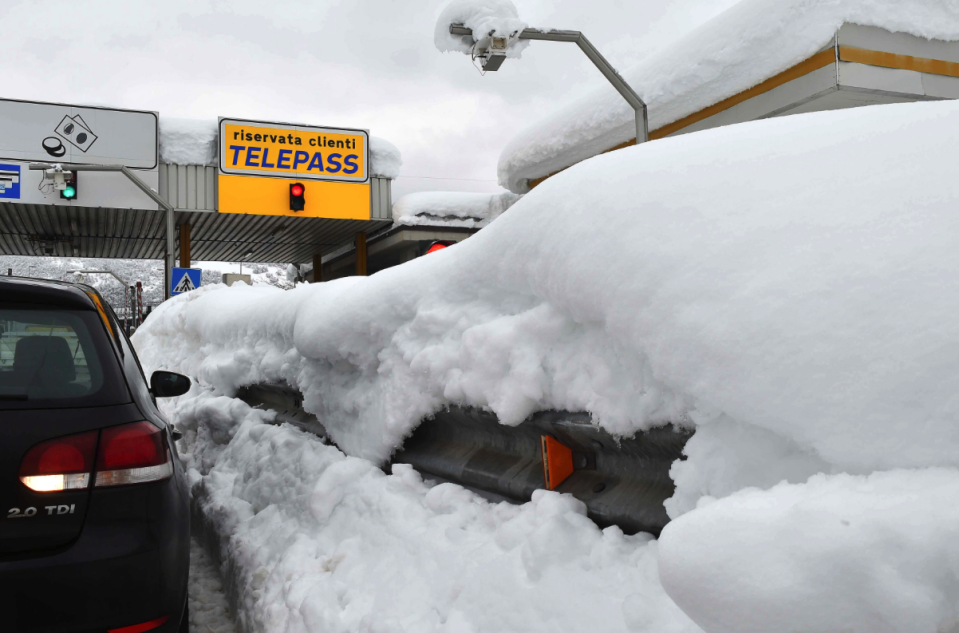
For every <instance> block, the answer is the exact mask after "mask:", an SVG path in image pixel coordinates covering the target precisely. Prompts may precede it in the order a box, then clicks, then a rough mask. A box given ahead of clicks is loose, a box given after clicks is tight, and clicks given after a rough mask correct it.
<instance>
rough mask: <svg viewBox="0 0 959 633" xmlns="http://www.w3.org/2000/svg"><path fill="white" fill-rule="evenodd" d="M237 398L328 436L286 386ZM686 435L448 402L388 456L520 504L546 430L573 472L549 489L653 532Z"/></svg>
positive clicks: (538, 482) (535, 474)
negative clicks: (500, 413)
mask: <svg viewBox="0 0 959 633" xmlns="http://www.w3.org/2000/svg"><path fill="white" fill-rule="evenodd" d="M238 397H239V398H240V399H242V400H243V401H245V402H246V403H247V404H249V405H251V406H255V407H261V408H268V409H272V410H274V411H276V413H277V416H276V420H275V423H276V424H283V423H289V424H292V425H294V426H297V427H299V428H301V429H304V430H306V431H308V432H310V433H314V434H316V435H318V436H320V437H323V438H325V439H327V440H330V438H329V435H328V434H327V432H326V429H325V428H324V427H323V424H322V422H321V421H320V420H318V419H317V418H316V416H314V415H312V414H310V413H307V412H306V411H304V410H303V399H302V396H301V394H300V393H299V392H298V391H296V390H295V389H291V388H289V387H287V386H283V385H254V386H251V387H246V388H244V389H241V390H240V392H239V394H238ZM691 434H692V432H691V431H688V430H684V429H679V428H677V427H674V426H671V425H670V426H666V427H662V428H657V429H652V430H650V431H647V432H644V433H637V434H636V436H634V437H632V438H626V439H617V438H615V437H613V436H612V435H610V434H609V433H607V432H606V431H604V430H602V429H600V428H598V427H596V426H594V425H593V424H592V421H591V418H590V416H589V414H587V413H570V412H563V411H544V412H541V413H537V414H534V415H533V416H531V417H530V418H529V419H528V420H526V421H525V422H523V423H522V424H520V425H519V426H515V427H511V426H505V425H502V424H500V423H499V420H498V419H497V418H496V416H495V415H494V414H492V413H489V412H486V411H481V410H478V409H468V408H462V407H451V408H450V409H448V410H446V411H441V412H439V413H437V414H436V415H435V416H433V417H432V418H429V419H427V420H424V421H423V422H422V423H421V424H420V425H419V426H418V427H417V428H416V430H415V431H414V432H413V434H412V435H411V436H410V437H409V438H407V439H406V441H405V442H404V443H403V447H402V449H401V450H399V451H398V452H397V453H396V454H394V456H393V458H392V461H391V462H390V463H391V464H392V463H401V464H410V465H411V466H413V467H414V468H415V469H416V470H417V471H419V472H420V473H423V474H424V475H426V476H431V475H432V476H434V477H438V478H441V479H443V480H447V481H452V482H454V483H457V484H460V485H463V486H466V487H468V488H472V489H475V490H478V491H483V492H487V493H493V494H495V495H499V496H502V497H505V498H506V499H508V500H512V501H515V502H525V501H529V499H530V498H531V496H532V494H533V491H535V490H537V489H541V488H544V487H545V484H544V475H543V458H542V453H541V448H540V446H541V438H542V436H543V435H548V436H552V437H553V438H555V439H556V440H558V441H560V442H561V443H563V444H564V445H566V446H568V447H569V448H571V449H572V451H573V465H574V471H573V473H572V475H570V476H569V477H568V478H567V479H565V480H564V481H563V482H562V483H561V484H560V485H559V486H558V487H556V490H557V491H559V492H564V493H569V494H571V495H573V496H574V497H576V498H577V499H579V500H581V501H582V502H583V503H585V504H586V508H587V514H588V515H589V517H590V518H591V519H593V520H594V521H595V522H596V523H597V524H598V525H600V526H603V527H605V526H608V525H614V524H615V525H618V526H619V527H621V528H622V529H623V531H625V532H627V533H630V534H632V533H635V532H651V533H653V534H655V535H658V534H659V533H660V531H661V530H662V529H663V527H665V525H666V523H668V522H669V517H668V516H667V515H666V510H665V509H664V507H663V501H665V500H666V499H668V498H669V497H670V496H672V494H673V490H674V485H673V481H672V479H670V477H669V468H670V466H671V465H672V463H673V462H674V461H675V460H677V459H682V450H683V446H685V444H686V441H687V440H688V439H689V437H690V436H691ZM388 466H389V465H387V468H388Z"/></svg>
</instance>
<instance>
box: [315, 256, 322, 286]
mask: <svg viewBox="0 0 959 633" xmlns="http://www.w3.org/2000/svg"><path fill="white" fill-rule="evenodd" d="M320 281H323V256H322V255H320V254H319V253H316V254H315V255H313V283H317V282H320Z"/></svg>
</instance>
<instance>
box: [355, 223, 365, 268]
mask: <svg viewBox="0 0 959 633" xmlns="http://www.w3.org/2000/svg"><path fill="white" fill-rule="evenodd" d="M356 274H357V275H366V233H357V234H356Z"/></svg>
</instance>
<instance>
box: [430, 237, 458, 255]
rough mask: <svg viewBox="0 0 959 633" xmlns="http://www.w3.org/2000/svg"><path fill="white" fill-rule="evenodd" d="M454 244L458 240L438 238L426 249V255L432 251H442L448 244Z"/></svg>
mask: <svg viewBox="0 0 959 633" xmlns="http://www.w3.org/2000/svg"><path fill="white" fill-rule="evenodd" d="M453 244H456V242H451V241H449V240H436V241H435V242H433V243H432V244H430V247H429V248H428V249H426V253H424V255H429V254H430V253H435V252H436V251H441V250H443V249H444V248H446V247H447V246H452V245H453Z"/></svg>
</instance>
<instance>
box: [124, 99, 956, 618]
mask: <svg viewBox="0 0 959 633" xmlns="http://www.w3.org/2000/svg"><path fill="white" fill-rule="evenodd" d="M956 120H959V104H957V103H948V102H942V103H917V104H905V105H895V106H880V107H867V108H859V109H855V110H846V111H837V112H824V113H817V114H810V115H802V116H793V117H788V118H784V119H771V120H766V121H760V122H756V123H750V124H746V125H739V126H731V127H728V128H720V129H716V130H711V131H706V132H700V133H697V134H690V135H686V136H681V137H678V138H673V139H664V140H660V141H657V142H656V143H651V144H648V145H643V146H639V147H636V148H630V149H626V150H622V151H619V152H615V153H613V154H608V155H604V156H599V157H596V158H593V159H590V160H588V161H585V162H584V163H582V164H579V165H577V166H574V167H572V168H570V169H569V170H567V171H566V172H564V173H563V174H561V175H559V176H556V177H554V178H551V179H550V180H548V181H546V182H545V183H543V184H542V185H541V186H540V187H537V188H536V190H534V191H533V192H532V193H531V194H529V195H528V196H526V197H525V198H523V199H522V200H520V201H519V202H517V203H516V204H515V205H514V206H513V207H511V208H510V209H509V210H508V211H507V212H505V213H504V214H503V215H502V216H500V217H499V218H497V219H496V220H495V221H494V222H492V223H491V224H490V226H489V227H487V228H486V229H484V230H483V231H481V232H480V233H478V234H477V235H475V236H473V237H471V238H470V239H469V240H467V241H465V242H463V243H462V244H459V245H456V246H453V247H450V248H448V249H445V250H444V251H441V252H439V253H436V254H433V255H430V256H429V257H425V258H422V259H419V260H414V261H413V262H410V263H407V264H404V265H402V266H399V267H397V268H393V269H389V270H386V271H383V272H381V273H378V274H376V275H374V276H372V277H368V278H350V279H343V280H337V281H334V282H329V283H323V284H316V285H310V286H302V287H299V288H297V289H295V290H291V291H285V292H284V291H280V290H277V289H273V288H266V287H253V288H246V287H239V288H237V287H234V288H230V289H227V288H224V287H222V286H212V287H207V288H201V289H200V290H197V291H194V292H191V293H189V294H187V295H184V296H181V297H178V298H176V299H174V300H171V301H168V302H166V303H164V304H163V305H162V306H161V308H160V309H159V310H158V311H157V312H155V313H154V315H153V316H151V318H150V319H149V320H148V321H147V322H146V324H145V326H144V327H143V328H141V330H140V331H139V332H138V333H137V335H136V344H137V346H138V349H139V350H140V351H141V354H142V357H143V359H144V361H145V364H146V365H147V366H148V367H149V368H158V367H161V366H162V367H164V368H167V369H171V370H176V371H181V372H184V373H188V374H190V375H192V376H194V377H196V378H197V379H198V380H199V383H200V385H201V386H200V387H197V388H195V390H194V392H192V393H191V394H190V395H189V396H187V397H183V398H181V399H180V400H179V402H177V403H176V404H175V407H174V409H173V410H172V412H171V414H172V415H173V416H174V418H175V420H176V421H177V423H178V424H179V425H180V426H181V427H182V428H184V429H185V430H186V431H187V438H186V441H187V443H188V446H187V447H186V448H188V450H190V451H191V452H192V453H193V462H192V466H193V469H192V471H191V474H192V477H193V480H192V481H193V492H194V502H195V508H196V511H197V514H198V516H199V517H201V518H202V520H201V522H200V531H202V532H203V533H204V534H206V535H208V538H210V540H212V541H214V542H215V543H216V544H217V546H218V548H219V550H218V552H219V554H220V556H221V557H222V559H223V560H224V561H225V566H224V569H226V570H227V577H226V579H225V581H226V586H227V590H228V593H229V594H230V595H231V596H233V598H232V599H233V600H234V602H235V605H236V612H237V617H238V624H239V625H240V627H241V629H243V630H255V631H327V630H329V631H537V630H547V629H549V630H554V629H556V628H557V627H558V626H562V627H563V628H564V629H565V630H571V631H595V630H602V631H696V630H700V629H702V630H707V631H779V630H802V631H837V630H850V631H952V630H959V574H957V568H959V563H957V561H959V551H957V547H959V545H957V543H959V538H957V537H959V533H957V532H959V527H957V526H959V521H957V518H959V517H956V516H954V515H955V514H956V512H957V511H956V510H955V503H953V502H951V501H950V500H954V499H955V498H957V495H959V469H957V465H959V464H957V462H959V450H957V449H959V426H957V425H956V424H955V420H956V417H957V408H959V395H957V394H959V360H957V358H959V355H957V353H956V350H957V349H959V320H956V319H955V314H956V313H957V311H959V277H957V276H956V275H955V274H954V271H955V270H957V269H959V248H957V244H956V236H957V235H959V214H957V213H956V211H955V210H956V208H957V203H959V179H956V178H955V177H954V173H953V171H954V164H955V158H956V149H955V148H957V147H959V126H956V125H955V121H956ZM261 382H285V383H287V384H289V385H291V386H292V387H294V388H296V389H299V390H300V391H301V392H302V393H303V394H304V407H305V408H306V409H307V410H309V411H311V412H313V413H315V414H316V415H317V416H318V417H319V418H320V419H321V420H322V421H323V423H324V425H325V426H326V428H327V430H328V431H329V433H330V436H331V438H332V439H333V440H334V441H335V442H336V445H337V447H338V448H335V447H332V446H329V445H325V444H323V443H322V442H321V441H319V440H318V439H317V438H316V437H315V436H310V435H308V434H306V433H303V432H301V431H299V430H297V429H294V428H292V427H290V426H274V425H271V424H269V422H271V420H272V419H273V415H274V414H272V413H270V412H268V411H260V410H255V409H251V408H250V407H248V406H247V405H246V404H244V403H243V402H240V401H238V400H236V399H234V398H232V397H231V396H232V395H233V394H234V393H235V392H236V390H237V388H239V387H240V386H243V385H248V384H255V383H261ZM448 405H461V406H472V407H480V408H485V409H487V410H490V411H492V412H494V413H496V414H497V416H498V417H499V419H500V421H501V422H502V423H503V424H507V425H516V424H519V423H520V422H522V421H523V420H524V419H525V418H526V417H527V416H528V415H529V414H530V413H532V412H534V411H538V410H546V409H560V410H563V409H565V410H571V411H576V410H580V411H588V412H589V413H590V414H591V415H592V417H593V420H594V422H595V423H596V424H597V425H599V426H601V427H602V428H604V429H606V430H607V431H609V432H610V433H613V434H616V435H621V436H628V435H630V434H631V433H634V432H636V431H638V430H642V429H646V428H650V427H654V426H657V425H661V424H663V423H665V422H674V423H678V424H682V425H684V426H687V427H689V428H692V429H695V434H694V435H693V437H692V438H691V439H690V441H689V442H688V444H687V445H686V448H685V452H686V455H687V459H686V460H685V461H678V462H676V463H675V464H674V465H673V467H672V471H671V475H672V478H673V480H674V481H675V483H676V492H675V494H674V495H673V497H672V498H671V499H669V500H668V501H667V503H666V509H667V510H668V512H669V514H670V516H671V517H672V518H673V521H672V522H671V523H670V524H669V525H668V526H666V528H665V530H664V531H663V533H662V536H661V538H660V539H659V540H652V539H651V537H649V536H648V535H647V536H644V535H637V536H624V535H623V534H622V532H621V531H620V530H618V529H617V528H615V527H611V528H607V529H605V530H600V529H598V528H597V527H596V526H595V525H594V524H593V523H592V522H591V521H589V520H588V519H587V518H586V517H585V516H584V514H583V512H584V511H583V506H582V504H581V503H580V502H578V501H577V500H576V499H574V498H571V497H569V496H563V495H559V494H556V493H551V492H545V491H541V492H539V493H537V494H536V495H534V497H533V499H532V501H531V502H530V503H528V504H525V505H522V506H514V505H506V504H491V503H488V502H486V501H484V500H482V499H480V498H478V497H477V496H476V495H474V494H472V493H470V492H469V491H466V490H464V489H462V488H459V487H457V486H455V485H451V484H440V485H436V486H431V485H430V484H429V483H427V482H424V481H423V480H422V479H421V478H420V477H419V476H418V475H417V473H415V472H414V471H412V470H411V469H410V468H408V467H403V466H396V467H394V468H393V471H392V473H391V474H384V473H383V472H382V471H381V470H379V469H378V468H377V467H376V464H377V463H380V462H382V461H383V460H385V459H387V458H388V457H389V455H390V453H391V452H392V451H393V450H394V449H395V448H396V447H397V446H398V445H399V444H401V442H402V440H403V438H404V437H405V436H407V435H408V434H409V433H410V431H411V430H412V429H413V428H414V427H415V426H416V425H417V423H418V422H419V421H420V420H422V419H423V418H424V417H425V416H428V415H430V414H432V413H434V412H436V411H439V410H441V409H442V408H443V407H446V406H448ZM341 451H342V452H341Z"/></svg>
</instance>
